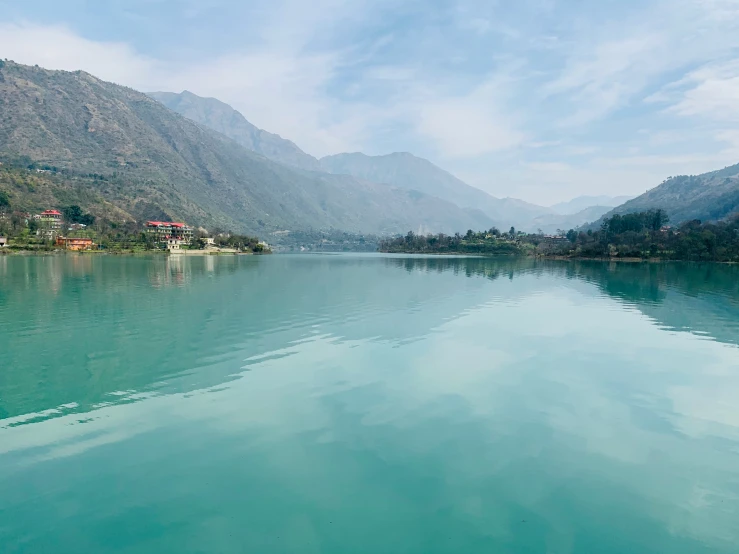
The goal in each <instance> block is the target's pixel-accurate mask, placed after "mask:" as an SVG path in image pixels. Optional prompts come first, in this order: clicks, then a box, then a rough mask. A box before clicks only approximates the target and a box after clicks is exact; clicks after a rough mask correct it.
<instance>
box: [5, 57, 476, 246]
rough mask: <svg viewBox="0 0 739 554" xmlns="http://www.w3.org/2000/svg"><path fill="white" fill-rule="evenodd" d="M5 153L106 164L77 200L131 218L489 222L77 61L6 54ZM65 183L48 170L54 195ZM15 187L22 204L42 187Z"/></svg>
mask: <svg viewBox="0 0 739 554" xmlns="http://www.w3.org/2000/svg"><path fill="white" fill-rule="evenodd" d="M0 154H2V155H3V156H6V157H19V156H26V157H27V159H29V160H31V162H32V163H34V164H36V166H39V167H43V166H49V167H56V168H57V170H58V172H61V170H64V171H67V172H68V174H70V175H91V174H92V175H98V176H101V177H100V178H99V179H98V181H99V183H95V186H92V187H91V188H90V194H94V195H95V198H97V199H98V200H95V201H94V202H93V198H92V196H91V197H89V199H88V200H84V201H81V204H80V205H83V204H85V202H87V204H86V205H83V207H84V208H86V209H89V210H90V211H93V212H95V211H100V210H103V207H102V206H104V205H105V203H109V204H112V206H113V207H114V208H115V210H113V209H112V208H111V211H112V212H115V211H116V210H120V211H123V212H126V213H127V214H130V215H131V216H133V217H136V218H143V217H148V214H151V213H159V214H165V215H166V216H167V217H168V218H173V219H184V220H187V221H188V222H190V223H192V224H194V225H203V226H206V227H210V226H220V227H222V228H228V229H233V230H237V231H245V232H256V233H258V234H260V235H265V234H267V233H269V232H271V231H274V230H279V229H313V228H315V229H321V228H338V229H344V230H347V231H356V232H377V233H387V232H399V231H405V230H407V229H409V228H412V229H418V228H421V229H429V230H437V231H447V232H450V231H455V230H458V229H464V228H466V227H469V226H486V225H488V224H489V221H487V220H486V218H484V217H481V214H470V213H468V212H466V211H464V210H462V209H460V208H458V207H457V206H454V205H452V204H450V203H448V202H444V201H443V200H440V199H437V198H433V197H431V196H428V195H424V194H421V193H417V192H415V191H406V190H400V189H397V188H393V187H389V186H387V185H379V184H374V183H368V182H364V181H361V180H359V179H356V178H351V177H347V176H334V175H328V174H324V173H309V172H304V171H301V170H298V169H293V168H290V167H287V166H284V165H281V164H279V163H276V162H273V161H271V160H268V159H266V158H265V157H263V156H261V155H259V154H256V153H254V152H251V151H249V150H247V149H246V148H244V147H243V146H241V145H239V144H238V143H236V142H235V141H233V140H231V139H229V138H227V137H225V136H223V135H221V134H220V133H217V132H215V131H213V130H211V129H207V128H205V127H202V126H200V125H198V124H196V123H195V122H193V121H190V120H189V119H186V118H185V117H183V116H181V115H179V114H177V113H175V112H173V111H171V110H169V109H167V108H166V107H165V106H164V105H162V104H161V103H159V102H157V101H155V100H153V99H152V98H149V97H148V96H146V95H145V94H142V93H140V92H137V91H134V90H132V89H129V88H126V87H121V86H118V85H114V84H111V83H106V82H103V81H101V80H99V79H97V78H95V77H94V76H92V75H89V74H87V73H84V72H80V71H78V72H65V71H48V70H45V69H41V68H38V67H30V66H24V65H20V64H15V63H13V62H4V63H3V67H2V68H0ZM69 186H70V185H69V184H64V185H62V184H61V183H60V181H58V180H51V181H49V184H48V191H47V193H46V194H47V198H48V201H49V202H54V200H53V198H54V197H57V196H58V195H63V194H65V192H64V191H65V190H68V189H69ZM57 187H62V188H57ZM9 192H12V194H13V196H14V197H15V202H16V203H18V205H32V204H34V203H37V200H36V199H38V198H39V197H38V196H34V195H33V194H32V193H31V191H22V190H21V189H15V190H13V191H9ZM162 217H164V215H162Z"/></svg>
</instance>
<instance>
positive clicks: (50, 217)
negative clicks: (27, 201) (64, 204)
mask: <svg viewBox="0 0 739 554" xmlns="http://www.w3.org/2000/svg"><path fill="white" fill-rule="evenodd" d="M38 220H39V223H41V225H42V226H43V227H44V228H46V229H60V228H61V226H62V213H61V212H60V211H58V210H46V211H44V212H41V213H40V214H39V216H38Z"/></svg>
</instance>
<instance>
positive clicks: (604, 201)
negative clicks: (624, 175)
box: [551, 196, 634, 219]
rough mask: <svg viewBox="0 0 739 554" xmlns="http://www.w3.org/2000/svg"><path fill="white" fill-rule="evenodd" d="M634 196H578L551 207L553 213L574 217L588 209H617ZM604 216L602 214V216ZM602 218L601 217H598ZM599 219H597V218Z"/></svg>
mask: <svg viewBox="0 0 739 554" xmlns="http://www.w3.org/2000/svg"><path fill="white" fill-rule="evenodd" d="M632 198H634V197H633V196H578V197H577V198H573V199H572V200H570V201H568V202H560V203H559V204H555V205H554V206H551V209H552V211H554V212H555V213H558V214H562V215H574V214H576V213H578V212H582V211H583V210H585V209H587V208H592V207H595V206H606V207H611V208H615V207H616V206H620V205H621V204H623V203H624V202H627V201H628V200H631V199H632ZM601 215H602V214H601ZM598 217H600V216H598ZM596 219H597V218H596Z"/></svg>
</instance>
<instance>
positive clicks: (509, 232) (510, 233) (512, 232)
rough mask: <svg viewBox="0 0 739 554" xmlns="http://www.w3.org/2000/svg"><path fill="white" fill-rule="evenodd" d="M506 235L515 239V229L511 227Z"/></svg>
mask: <svg viewBox="0 0 739 554" xmlns="http://www.w3.org/2000/svg"><path fill="white" fill-rule="evenodd" d="M508 234H509V235H510V236H511V238H513V237H515V236H516V228H515V227H511V230H510V231H508Z"/></svg>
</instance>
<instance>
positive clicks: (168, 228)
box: [146, 221, 193, 244]
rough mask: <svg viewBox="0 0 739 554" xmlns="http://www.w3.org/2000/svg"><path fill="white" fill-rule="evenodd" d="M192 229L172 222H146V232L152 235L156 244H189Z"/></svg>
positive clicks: (183, 224)
mask: <svg viewBox="0 0 739 554" xmlns="http://www.w3.org/2000/svg"><path fill="white" fill-rule="evenodd" d="M192 231H193V229H192V227H189V226H187V225H186V224H185V223H175V222H172V221H147V222H146V232H147V233H150V234H152V235H154V237H155V239H156V241H157V242H163V243H168V244H173V242H172V241H180V242H181V243H184V242H190V240H191V239H192Z"/></svg>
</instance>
